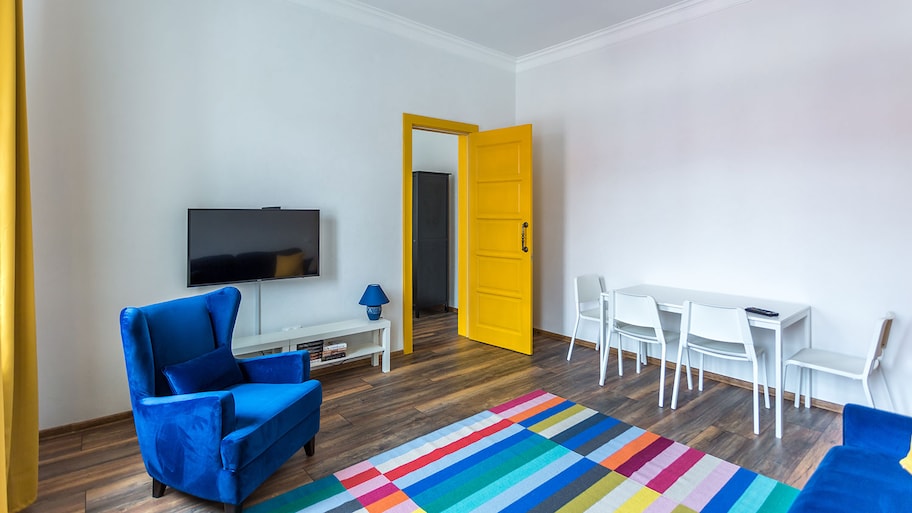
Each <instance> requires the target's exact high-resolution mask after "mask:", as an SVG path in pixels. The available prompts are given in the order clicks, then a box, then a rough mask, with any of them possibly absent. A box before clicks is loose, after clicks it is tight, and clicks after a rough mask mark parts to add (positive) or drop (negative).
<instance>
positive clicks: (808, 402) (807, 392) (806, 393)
mask: <svg viewBox="0 0 912 513" xmlns="http://www.w3.org/2000/svg"><path fill="white" fill-rule="evenodd" d="M801 373H802V374H803V375H804V376H806V378H805V379H806V380H807V389H806V390H805V391H804V407H805V408H810V407H811V378H812V377H813V373H812V372H811V369H803V370H802V371H801Z"/></svg>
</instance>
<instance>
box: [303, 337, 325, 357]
mask: <svg viewBox="0 0 912 513" xmlns="http://www.w3.org/2000/svg"><path fill="white" fill-rule="evenodd" d="M297 348H298V351H300V350H302V349H306V350H307V351H309V352H310V361H312V362H313V361H320V360H322V359H323V341H322V340H314V341H311V342H301V343H300V344H298V346H297Z"/></svg>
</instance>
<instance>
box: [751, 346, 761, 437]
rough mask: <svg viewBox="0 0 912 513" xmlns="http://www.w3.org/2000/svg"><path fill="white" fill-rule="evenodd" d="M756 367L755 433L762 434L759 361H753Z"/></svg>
mask: <svg viewBox="0 0 912 513" xmlns="http://www.w3.org/2000/svg"><path fill="white" fill-rule="evenodd" d="M751 363H752V364H753V365H752V367H753V368H754V434H755V435H759V434H760V385H759V384H758V382H759V381H760V376H759V372H758V371H757V361H756V360H754V361H753V362H751Z"/></svg>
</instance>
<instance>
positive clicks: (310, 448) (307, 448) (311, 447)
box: [304, 435, 317, 456]
mask: <svg viewBox="0 0 912 513" xmlns="http://www.w3.org/2000/svg"><path fill="white" fill-rule="evenodd" d="M316 450H317V436H316V435H314V437H313V438H311V439H310V440H309V441H308V442H307V443H306V444H304V453H305V454H307V455H308V456H313V455H314V452H315V451H316Z"/></svg>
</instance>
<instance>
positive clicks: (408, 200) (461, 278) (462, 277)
mask: <svg viewBox="0 0 912 513" xmlns="http://www.w3.org/2000/svg"><path fill="white" fill-rule="evenodd" d="M412 130H427V131H430V132H440V133H444V134H453V135H456V136H458V139H459V143H458V144H459V159H458V164H457V179H458V185H457V187H458V189H457V191H458V193H457V194H458V196H459V199H458V202H457V203H458V205H457V207H456V208H457V214H456V215H457V217H458V218H459V231H458V235H457V240H458V245H459V252H460V255H459V269H458V271H457V274H458V279H457V287H456V288H457V292H456V297H457V300H458V302H459V305H460V308H462V307H463V306H465V305H466V300H467V293H466V269H467V262H466V261H467V258H464V257H463V255H462V254H463V252H464V251H465V249H466V248H467V247H468V246H467V245H466V242H467V231H466V229H465V226H466V225H465V223H464V222H463V219H464V216H465V215H466V212H467V209H466V206H467V205H468V197H467V193H468V166H469V159H468V148H469V142H468V139H469V138H468V135H469V134H471V133H474V132H477V131H478V125H472V124H468V123H459V122H457V121H449V120H446V119H438V118H429V117H427V116H419V115H416V114H408V113H403V114H402V351H403V353H405V354H409V353H411V352H412V350H413V345H412V315H413V312H412V301H413V298H412V171H413V169H412ZM465 313H466V312H463V315H459V334H460V335H465V332H466V319H467V316H466V315H464V314H465Z"/></svg>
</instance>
